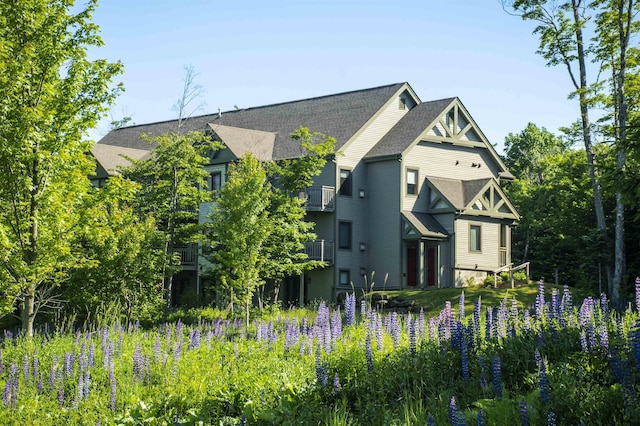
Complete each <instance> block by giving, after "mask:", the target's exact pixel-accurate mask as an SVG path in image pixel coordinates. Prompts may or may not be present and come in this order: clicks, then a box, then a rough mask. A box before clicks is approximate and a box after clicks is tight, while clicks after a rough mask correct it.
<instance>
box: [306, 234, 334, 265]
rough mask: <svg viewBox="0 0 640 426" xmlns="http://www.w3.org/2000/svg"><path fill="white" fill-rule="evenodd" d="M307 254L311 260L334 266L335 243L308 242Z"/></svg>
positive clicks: (324, 241)
mask: <svg viewBox="0 0 640 426" xmlns="http://www.w3.org/2000/svg"><path fill="white" fill-rule="evenodd" d="M305 252H306V253H307V256H309V260H320V261H322V262H326V263H327V264H328V265H333V241H327V240H316V241H308V242H307V243H306V246H305Z"/></svg>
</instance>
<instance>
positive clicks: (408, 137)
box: [364, 98, 456, 160]
mask: <svg viewBox="0 0 640 426" xmlns="http://www.w3.org/2000/svg"><path fill="white" fill-rule="evenodd" d="M455 99H456V98H446V99H439V100H436V101H428V102H423V103H421V104H418V105H416V106H415V107H414V108H413V109H411V111H409V112H407V114H405V116H404V117H402V119H401V120H400V121H399V122H398V123H396V125H395V126H393V128H392V129H391V130H390V131H389V132H388V133H387V134H386V135H385V136H384V137H383V138H382V139H380V142H378V143H377V144H376V145H375V146H374V147H373V148H371V150H370V151H369V152H368V153H367V155H365V157H364V158H365V160H371V159H374V158H376V157H386V156H389V155H399V154H402V153H403V152H404V150H405V149H407V148H408V147H409V146H410V145H411V144H412V143H413V142H414V141H415V140H416V139H417V138H418V137H420V135H421V134H422V133H423V132H424V131H425V129H427V128H428V126H429V125H430V124H431V123H433V122H434V121H435V120H436V119H437V118H438V117H440V115H441V114H442V113H443V112H444V111H445V110H446V109H447V107H449V105H451V102H453V101H454V100H455Z"/></svg>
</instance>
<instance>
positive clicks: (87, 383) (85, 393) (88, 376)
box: [83, 370, 91, 399]
mask: <svg viewBox="0 0 640 426" xmlns="http://www.w3.org/2000/svg"><path fill="white" fill-rule="evenodd" d="M90 386H91V373H89V370H87V371H85V373H84V390H83V397H84V399H87V398H89V387H90Z"/></svg>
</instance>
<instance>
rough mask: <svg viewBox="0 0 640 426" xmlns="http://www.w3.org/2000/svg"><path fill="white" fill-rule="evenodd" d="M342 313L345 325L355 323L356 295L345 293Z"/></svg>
mask: <svg viewBox="0 0 640 426" xmlns="http://www.w3.org/2000/svg"><path fill="white" fill-rule="evenodd" d="M344 315H345V319H346V321H347V326H349V325H355V324H356V295H355V294H349V293H347V297H346V298H345V300H344Z"/></svg>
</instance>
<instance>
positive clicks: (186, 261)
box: [173, 244, 198, 270]
mask: <svg viewBox="0 0 640 426" xmlns="http://www.w3.org/2000/svg"><path fill="white" fill-rule="evenodd" d="M173 251H174V252H175V253H178V254H179V255H180V265H181V266H182V269H187V270H189V269H191V270H193V269H195V267H196V261H197V259H198V246H197V244H188V245H186V246H177V247H174V248H173Z"/></svg>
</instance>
